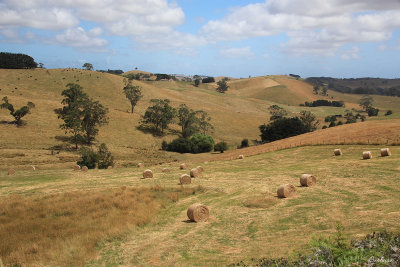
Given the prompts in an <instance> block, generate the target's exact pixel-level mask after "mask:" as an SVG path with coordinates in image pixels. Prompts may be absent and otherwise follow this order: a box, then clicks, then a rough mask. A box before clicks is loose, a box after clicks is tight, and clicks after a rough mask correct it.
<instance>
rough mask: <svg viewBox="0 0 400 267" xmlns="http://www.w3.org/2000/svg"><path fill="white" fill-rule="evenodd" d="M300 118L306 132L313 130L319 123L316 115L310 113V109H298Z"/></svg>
mask: <svg viewBox="0 0 400 267" xmlns="http://www.w3.org/2000/svg"><path fill="white" fill-rule="evenodd" d="M300 120H301V121H302V122H303V124H304V127H305V129H306V131H307V132H312V131H315V130H316V129H317V126H318V124H319V121H318V120H317V117H315V115H314V114H312V113H311V112H310V111H306V110H302V111H300Z"/></svg>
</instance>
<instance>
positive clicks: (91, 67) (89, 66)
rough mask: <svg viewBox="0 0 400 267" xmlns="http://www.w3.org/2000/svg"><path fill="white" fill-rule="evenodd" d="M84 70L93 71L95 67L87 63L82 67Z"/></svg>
mask: <svg viewBox="0 0 400 267" xmlns="http://www.w3.org/2000/svg"><path fill="white" fill-rule="evenodd" d="M82 68H84V69H85V70H93V65H92V64H90V63H87V62H86V63H85V64H83V65H82Z"/></svg>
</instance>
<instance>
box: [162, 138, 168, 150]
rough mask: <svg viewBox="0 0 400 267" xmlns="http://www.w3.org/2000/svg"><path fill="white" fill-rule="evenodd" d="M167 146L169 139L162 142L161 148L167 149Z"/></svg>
mask: <svg viewBox="0 0 400 267" xmlns="http://www.w3.org/2000/svg"><path fill="white" fill-rule="evenodd" d="M167 148H168V143H167V141H165V140H163V141H162V143H161V149H162V150H167Z"/></svg>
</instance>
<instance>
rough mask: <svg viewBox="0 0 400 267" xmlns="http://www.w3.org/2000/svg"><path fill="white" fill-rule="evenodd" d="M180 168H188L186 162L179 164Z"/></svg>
mask: <svg viewBox="0 0 400 267" xmlns="http://www.w3.org/2000/svg"><path fill="white" fill-rule="evenodd" d="M179 168H180V169H181V170H185V169H186V168H187V165H186V163H182V164H181V165H179Z"/></svg>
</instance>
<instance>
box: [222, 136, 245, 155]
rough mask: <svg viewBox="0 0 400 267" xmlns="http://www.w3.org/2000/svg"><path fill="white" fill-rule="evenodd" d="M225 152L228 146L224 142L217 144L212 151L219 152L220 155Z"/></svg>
mask: <svg viewBox="0 0 400 267" xmlns="http://www.w3.org/2000/svg"><path fill="white" fill-rule="evenodd" d="M246 140H247V139H246ZM225 150H228V144H227V143H226V142H224V141H222V142H219V143H217V144H216V145H215V147H214V151H219V152H221V153H224V151H225Z"/></svg>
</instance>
